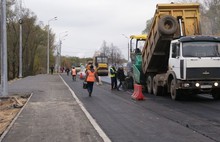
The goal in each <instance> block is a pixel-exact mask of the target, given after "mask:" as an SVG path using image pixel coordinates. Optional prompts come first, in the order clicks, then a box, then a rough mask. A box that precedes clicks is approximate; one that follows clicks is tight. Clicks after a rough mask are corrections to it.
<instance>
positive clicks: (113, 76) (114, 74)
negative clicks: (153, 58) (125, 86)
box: [110, 65, 117, 90]
mask: <svg viewBox="0 0 220 142" xmlns="http://www.w3.org/2000/svg"><path fill="white" fill-rule="evenodd" d="M110 77H111V87H112V88H111V90H113V89H117V71H116V69H115V66H114V65H112V66H111V68H110Z"/></svg>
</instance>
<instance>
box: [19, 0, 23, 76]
mask: <svg viewBox="0 0 220 142" xmlns="http://www.w3.org/2000/svg"><path fill="white" fill-rule="evenodd" d="M19 18H20V19H19V24H20V44H19V76H18V77H19V78H22V23H23V20H22V0H21V1H20V8H19Z"/></svg>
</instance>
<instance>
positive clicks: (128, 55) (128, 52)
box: [121, 34, 129, 61]
mask: <svg viewBox="0 0 220 142" xmlns="http://www.w3.org/2000/svg"><path fill="white" fill-rule="evenodd" d="M121 35H122V36H124V37H125V38H127V39H128V61H129V38H128V37H127V36H126V35H125V34H121Z"/></svg>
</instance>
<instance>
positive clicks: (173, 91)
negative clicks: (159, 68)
mask: <svg viewBox="0 0 220 142" xmlns="http://www.w3.org/2000/svg"><path fill="white" fill-rule="evenodd" d="M179 93H180V92H179V91H178V90H177V89H176V81H175V79H173V80H172V81H171V84H170V95H171V98H172V100H178V99H179V96H180V94H179Z"/></svg>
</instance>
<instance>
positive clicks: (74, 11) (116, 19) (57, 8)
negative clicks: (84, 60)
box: [22, 0, 172, 59]
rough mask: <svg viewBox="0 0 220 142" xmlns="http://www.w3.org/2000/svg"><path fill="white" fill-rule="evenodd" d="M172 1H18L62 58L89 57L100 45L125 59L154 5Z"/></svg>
mask: <svg viewBox="0 0 220 142" xmlns="http://www.w3.org/2000/svg"><path fill="white" fill-rule="evenodd" d="M171 1H172V0H22V6H23V7H25V8H29V9H31V11H32V12H34V13H35V14H36V15H37V17H38V22H39V21H43V23H44V25H47V24H48V20H50V19H52V18H53V17H55V16H56V17H57V18H58V20H56V21H50V28H51V29H52V31H53V32H54V33H55V34H56V42H57V43H58V41H59V37H61V38H62V37H63V36H64V35H65V33H64V32H65V31H68V36H66V37H64V38H63V41H62V43H63V44H62V51H61V54H62V56H78V57H92V56H93V54H94V52H95V51H97V50H99V49H100V47H101V46H102V43H103V41H104V40H105V41H106V42H107V45H109V46H110V44H111V43H113V44H114V45H115V46H117V47H118V48H120V49H121V51H122V53H123V55H124V58H125V59H127V45H128V39H126V38H125V37H124V36H122V34H124V35H126V36H127V37H129V36H130V35H132V34H141V32H142V31H143V30H144V28H145V23H146V20H148V19H150V18H152V17H153V15H154V12H155V9H156V4H158V3H170V2H171Z"/></svg>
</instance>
